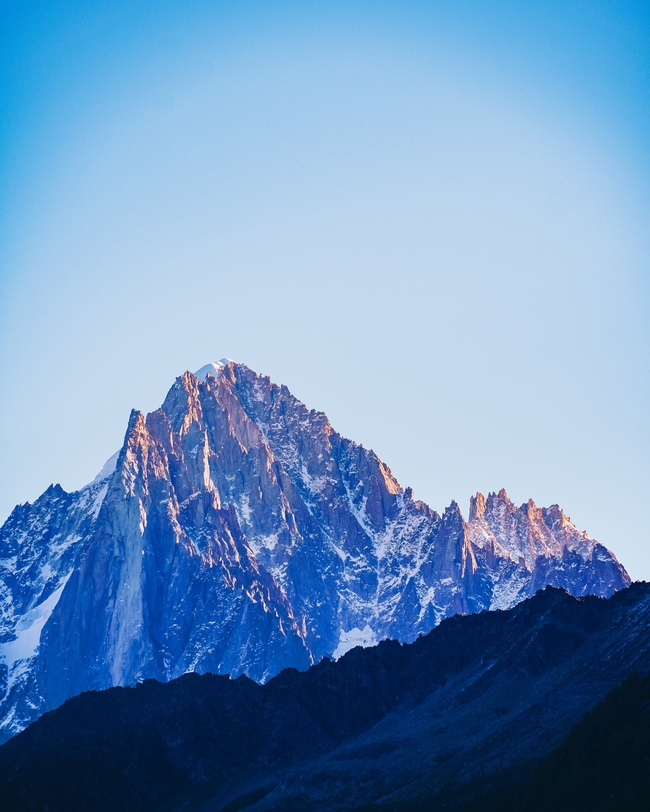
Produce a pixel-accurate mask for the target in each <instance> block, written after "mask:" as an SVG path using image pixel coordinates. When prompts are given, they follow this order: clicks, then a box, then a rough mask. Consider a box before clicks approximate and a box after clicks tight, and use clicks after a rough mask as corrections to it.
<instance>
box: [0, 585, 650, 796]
mask: <svg viewBox="0 0 650 812" xmlns="http://www.w3.org/2000/svg"><path fill="white" fill-rule="evenodd" d="M648 628H650V585H648V584H642V583H637V584H633V585H632V586H631V587H630V588H629V589H626V590H624V591H622V592H619V593H617V594H615V595H614V596H613V597H612V598H610V599H608V600H605V599H600V598H595V597H585V598H579V599H578V598H574V597H571V596H569V595H568V594H567V593H566V592H564V591H562V590H557V589H552V588H547V589H546V590H544V591H543V592H540V593H538V594H537V595H535V596H534V597H533V598H531V599H529V600H527V601H525V602H523V603H521V604H519V605H518V606H516V607H515V608H514V609H511V610H509V611H494V612H483V613H481V614H476V615H470V616H455V617H452V618H450V619H447V620H445V621H443V622H442V623H441V624H440V625H439V626H438V627H437V628H436V629H434V630H433V631H432V632H430V633H429V634H428V635H426V636H423V637H421V638H419V639H418V640H416V641H415V642H414V643H412V644H406V645H400V644H399V643H397V642H394V641H386V642H383V643H381V644H379V645H378V646H377V647H375V648H370V649H361V648H356V649H354V650H352V651H350V652H349V653H348V654H346V655H345V656H344V657H342V658H341V659H340V660H339V661H338V662H331V661H329V660H323V661H322V662H321V663H319V664H318V665H316V666H314V667H312V668H311V669H309V670H308V671H306V672H303V673H300V672H298V671H296V670H294V669H288V670H286V671H283V672H282V673H281V674H279V675H278V676H276V677H275V678H273V679H271V680H270V681H269V682H268V683H266V684H265V685H259V684H257V683H255V682H253V681H252V680H250V679H248V678H247V677H245V676H241V677H239V678H237V679H234V680H233V679H229V678H228V677H226V676H216V675H211V674H205V675H203V676H199V675H197V674H187V675H185V676H183V677H181V678H180V679H177V680H174V681H172V682H169V683H167V684H161V683H158V682H155V681H147V682H144V683H143V684H141V685H138V686H137V687H135V688H112V689H110V690H107V691H103V692H89V693H84V694H82V695H81V696H78V697H75V698H73V699H71V700H69V701H68V702H66V703H65V704H64V705H63V706H62V707H61V708H59V709H58V710H55V711H52V712H50V713H47V714H45V715H44V716H43V717H42V718H41V719H39V720H38V721H37V722H35V723H34V724H32V725H31V726H30V727H29V728H28V729H27V730H26V731H24V732H23V733H20V734H19V735H17V736H16V737H14V738H13V739H12V740H10V741H9V742H7V743H6V744H5V745H3V746H2V747H0V785H1V786H2V788H3V794H2V803H3V804H4V805H5V806H4V807H3V808H6V809H12V810H16V812H18V810H23V809H24V810H27V809H32V808H41V809H42V808H44V807H45V806H46V805H47V806H48V807H49V810H50V812H58V810H64V809H66V810H74V811H75V812H76V810H79V811H80V812H81V810H91V809H92V810H104V809H105V810H109V809H110V810H111V812H113V811H114V810H118V809H120V810H136V809H137V810H142V811H143V812H144V810H160V812H163V810H174V809H181V808H183V809H188V810H189V809H205V810H214V812H217V810H222V811H223V812H226V810H228V811H229V812H234V810H237V809H243V808H246V809H250V810H253V811H254V812H261V810H283V811H284V810H323V811H324V810H352V809H362V808H364V807H365V806H367V805H368V804H369V803H373V804H379V806H378V807H376V808H379V809H382V810H388V809H393V808H394V809H401V808H402V807H403V808H405V809H406V808H413V809H416V808H419V807H418V804H420V806H421V808H423V809H424V808H430V807H431V808H433V807H432V806H431V805H432V804H434V802H435V800H436V798H437V797H438V798H440V799H442V798H446V799H450V798H451V797H462V791H463V787H464V788H465V789H467V790H470V791H472V792H475V791H476V779H477V776H478V775H479V774H480V775H482V776H483V777H484V781H489V779H490V777H491V776H497V777H498V776H499V775H501V774H503V773H504V771H509V773H510V774H517V771H525V770H526V769H528V768H529V764H530V763H531V760H534V759H537V758H540V757H543V756H545V755H546V754H548V753H549V752H550V751H551V750H552V749H553V748H554V747H556V746H557V745H558V744H559V743H560V741H561V740H562V738H563V737H564V736H565V735H566V733H567V732H568V731H569V729H570V727H571V726H572V725H573V724H575V723H576V722H577V721H578V720H579V719H580V717H581V716H582V715H583V714H584V713H585V712H586V711H588V710H589V709H591V708H592V707H593V706H594V704H595V703H597V702H598V701H600V700H601V699H602V698H603V697H604V696H605V695H606V694H607V692H608V691H609V690H611V688H612V687H613V686H615V685H616V684H618V683H620V682H621V681H622V680H624V679H625V678H626V677H627V676H628V675H629V674H630V673H631V672H633V671H638V672H641V673H645V672H647V671H648V669H650V636H649V635H648ZM480 786H484V783H481V784H480ZM450 793H451V794H450ZM405 804H410V806H409V807H407V806H404V805H405ZM413 804H415V805H413Z"/></svg>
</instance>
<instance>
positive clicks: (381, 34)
mask: <svg viewBox="0 0 650 812" xmlns="http://www.w3.org/2000/svg"><path fill="white" fill-rule="evenodd" d="M0 15H1V16H0V90H1V93H0V178H2V180H1V182H0V382H1V383H0V455H1V461H2V465H1V466H0V479H1V481H0V519H4V517H5V516H6V515H8V513H9V512H10V510H11V509H12V507H13V505H14V504H16V503H17V502H24V501H27V500H30V501H33V500H34V499H35V498H36V497H37V496H38V495H39V494H40V493H41V492H42V491H43V490H44V489H45V488H46V487H47V486H48V484H50V482H60V483H61V484H62V485H63V487H65V488H66V489H68V490H72V489H75V488H78V487H80V486H82V485H83V484H84V483H85V482H87V481H88V480H90V479H92V478H93V476H94V475H95V473H96V472H97V471H98V470H99V469H100V468H101V466H102V464H103V462H104V461H105V459H106V458H107V457H109V456H110V455H111V454H112V453H113V452H114V451H115V450H116V449H117V448H118V447H119V446H120V445H121V443H122V439H123V434H124V431H125V428H126V423H127V419H128V415H129V411H130V409H131V408H132V407H136V408H139V409H141V410H143V411H148V410H151V409H154V408H156V407H157V406H158V405H159V404H160V403H161V402H162V400H163V397H164V395H165V392H166V390H167V389H168V388H169V386H170V385H171V384H172V383H173V380H174V378H175V377H176V376H177V375H179V374H181V373H182V372H183V371H184V370H185V369H191V370H194V369H197V368H198V367H200V366H202V365H203V364H205V363H206V362H208V361H210V360H214V359H217V358H220V357H222V356H229V357H231V358H234V359H236V360H237V361H241V362H243V363H246V364H248V366H250V367H252V368H253V369H255V370H256V371H258V372H261V373H265V374H268V375H270V376H271V378H272V379H273V380H275V381H277V382H280V383H285V384H287V385H288V386H289V388H290V389H291V390H292V391H293V392H294V394H295V395H297V396H298V397H300V398H301V399H302V400H303V401H305V402H306V403H307V405H308V406H310V407H314V408H318V409H321V410H323V411H325V412H326V413H327V414H328V416H329V417H330V420H331V421H332V424H333V425H334V427H335V428H336V429H337V430H338V431H340V432H341V433H343V434H345V435H346V436H348V437H351V438H353V439H355V440H357V441H358V442H361V443H363V444H364V445H365V446H367V447H371V448H373V449H374V450H375V451H376V452H377V453H378V454H379V456H380V457H381V458H382V459H383V460H384V461H385V462H386V463H387V464H388V465H389V466H390V467H391V468H392V470H393V472H394V474H395V475H396V476H397V478H398V479H399V480H400V482H401V483H402V484H403V485H405V486H406V485H411V486H412V487H413V488H414V491H415V495H416V497H418V498H421V499H424V500H425V501H427V502H428V503H429V504H430V505H431V506H432V507H434V508H436V509H438V510H442V509H444V507H445V506H446V505H447V504H448V503H449V502H450V501H451V500H452V499H454V498H455V499H456V500H457V501H458V502H459V503H460V504H461V506H462V508H463V509H464V510H465V511H466V510H467V504H468V500H469V497H470V495H471V494H472V493H474V492H475V491H476V490H481V491H483V492H484V493H487V492H488V491H490V490H497V489H499V488H501V487H504V486H505V488H506V489H507V490H508V492H509V493H510V495H511V496H512V498H513V499H514V500H515V501H516V502H518V503H521V502H523V501H525V500H527V499H528V498H529V497H533V498H534V499H535V501H536V502H537V503H538V504H542V505H548V504H552V503H554V502H558V503H560V504H561V505H562V506H563V507H564V508H565V510H566V511H567V512H568V514H569V515H570V516H571V517H572V518H573V520H574V521H575V522H576V523H577V524H578V526H579V527H580V528H581V529H584V530H586V531H587V532H588V533H589V534H590V535H592V536H594V537H596V538H598V539H600V540H601V541H602V542H603V543H604V544H606V545H607V546H608V547H610V548H611V549H612V550H614V552H615V553H616V554H617V556H618V557H619V558H620V559H621V561H622V562H623V563H624V564H625V565H626V566H627V567H628V569H629V571H630V573H631V575H632V576H633V577H635V578H646V579H650V520H649V519H648V493H649V491H650V465H649V460H650V454H649V451H650V420H649V417H650V408H649V407H650V376H649V349H650V335H649V332H650V318H649V317H650V277H649V271H650V242H649V234H650V230H649V228H648V225H649V219H650V218H649V214H650V7H649V6H648V3H647V2H644V3H633V2H625V0H618V2H601V0H590V1H589V2H575V0H563V1H562V2H559V0H558V2H534V1H533V0H527V1H526V2H523V1H522V2H505V0H492V1H491V2H487V1H483V2H481V1H480V0H475V1H474V2H472V1H471V0H441V1H440V2H408V0H406V1H405V0H400V2H390V1H389V2H382V1H381V0H374V1H373V2H353V1H352V2H345V3H338V2H245V0H243V1H242V2H237V3H234V2H200V1H198V0H167V2H160V0H157V2H142V1H141V0H128V2H119V1H117V0H116V2H110V1H109V2H103V3H92V2H75V0H69V1H68V2H57V3H52V2H32V0H20V2H4V3H2V4H1V5H0Z"/></svg>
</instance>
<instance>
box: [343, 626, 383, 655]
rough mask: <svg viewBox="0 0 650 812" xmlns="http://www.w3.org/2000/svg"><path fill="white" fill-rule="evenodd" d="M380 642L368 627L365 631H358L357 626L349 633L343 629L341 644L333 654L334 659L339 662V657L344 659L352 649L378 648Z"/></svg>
mask: <svg viewBox="0 0 650 812" xmlns="http://www.w3.org/2000/svg"><path fill="white" fill-rule="evenodd" d="M378 642H379V640H377V635H376V634H375V633H374V631H373V630H372V629H371V628H370V626H368V625H366V626H365V628H364V629H358V628H357V627H356V626H355V627H354V628H353V629H350V631H349V632H346V631H343V629H341V631H340V633H339V644H338V646H337V647H336V648H335V649H334V651H333V652H332V657H334V659H335V660H338V658H339V657H342V656H343V655H344V654H345V653H346V651H350V649H353V648H356V647H357V646H361V647H362V648H370V647H371V646H376V645H377V643H378Z"/></svg>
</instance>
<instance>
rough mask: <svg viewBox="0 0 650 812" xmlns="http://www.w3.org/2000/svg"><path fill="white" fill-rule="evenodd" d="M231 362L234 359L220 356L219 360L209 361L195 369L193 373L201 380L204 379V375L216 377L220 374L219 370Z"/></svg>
mask: <svg viewBox="0 0 650 812" xmlns="http://www.w3.org/2000/svg"><path fill="white" fill-rule="evenodd" d="M233 363H234V361H233V360H232V358H221V359H220V360H219V361H212V362H211V363H209V364H206V365H205V366H203V367H201V369H197V370H196V372H195V373H194V374H195V375H196V377H197V378H198V379H199V380H200V381H201V382H203V381H204V380H205V378H206V375H213V376H214V377H215V378H218V377H219V375H220V374H221V370H222V369H223V368H224V367H226V366H228V364H233Z"/></svg>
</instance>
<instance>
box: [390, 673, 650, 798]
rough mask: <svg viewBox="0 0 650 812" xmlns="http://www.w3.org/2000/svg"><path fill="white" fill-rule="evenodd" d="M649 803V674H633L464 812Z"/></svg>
mask: <svg viewBox="0 0 650 812" xmlns="http://www.w3.org/2000/svg"><path fill="white" fill-rule="evenodd" d="M649 803H650V674H649V675H646V676H645V677H641V676H640V675H639V674H630V676H629V677H628V678H627V679H626V680H625V682H623V684H622V685H618V686H617V687H616V688H614V689H613V690H612V691H611V692H610V693H609V694H608V695H607V697H606V699H605V700H604V701H603V702H601V703H600V704H599V705H597V707H596V708H594V710H593V711H591V712H590V713H588V714H587V715H586V717H585V718H584V719H582V720H581V721H580V722H578V724H577V725H576V726H575V727H574V728H573V729H572V730H571V732H570V733H569V735H568V736H567V738H566V739H565V741H564V742H563V743H562V745H561V746H560V747H558V748H557V749H556V750H555V751H554V752H553V753H552V754H551V755H550V756H547V758H545V759H544V761H543V762H542V763H541V764H540V765H539V766H538V767H537V768H536V769H535V770H534V772H533V773H532V774H531V775H529V776H526V777H525V778H524V779H523V780H521V781H517V782H515V785H514V787H513V786H509V787H506V788H501V789H498V790H493V791H492V792H489V793H487V794H485V795H481V796H479V797H477V798H475V799H474V800H473V801H472V802H471V803H469V804H468V805H466V806H463V808H462V812H556V810H559V809H570V810H571V812H619V810H626V812H630V811H631V810H638V811H639V812H641V810H647V808H648V805H649ZM411 808H413V809H414V807H411ZM407 810H408V807H404V808H403V811H401V812H407ZM375 812H377V807H375Z"/></svg>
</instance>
